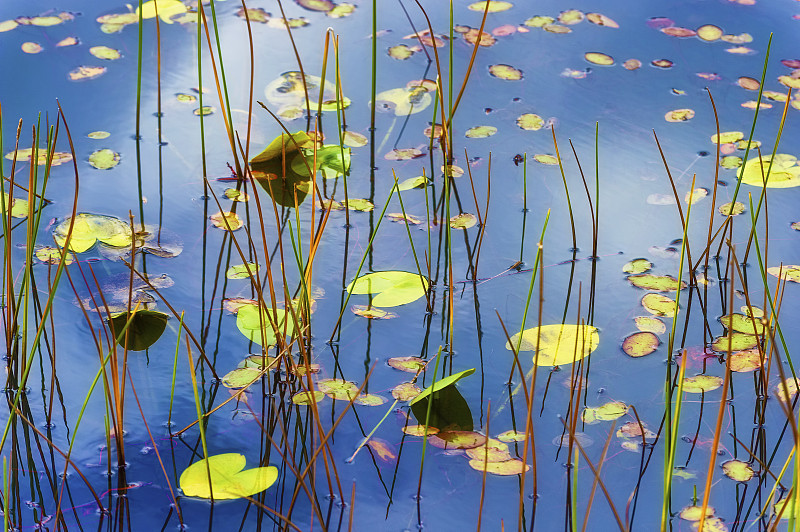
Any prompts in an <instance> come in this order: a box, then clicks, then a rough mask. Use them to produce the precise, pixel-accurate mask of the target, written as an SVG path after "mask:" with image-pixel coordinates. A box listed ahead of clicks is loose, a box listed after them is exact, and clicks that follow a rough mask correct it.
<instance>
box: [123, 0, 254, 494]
mask: <svg viewBox="0 0 800 532" xmlns="http://www.w3.org/2000/svg"><path fill="white" fill-rule="evenodd" d="M156 10H157V11H158V18H160V19H161V20H162V21H164V22H166V23H167V24H172V18H173V17H175V16H178V15H182V14H184V13H186V12H187V11H188V10H187V8H186V6H185V5H183V3H181V2H180V1H179V0H149V1H148V2H145V3H143V4H142V13H141V15H142V18H143V19H149V18H155V17H156ZM136 14H137V15H138V14H139V8H138V7H137V8H136ZM259 491H261V490H259Z"/></svg>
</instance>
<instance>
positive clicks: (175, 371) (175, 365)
mask: <svg viewBox="0 0 800 532" xmlns="http://www.w3.org/2000/svg"><path fill="white" fill-rule="evenodd" d="M183 314H184V313H183V311H181V317H180V320H179V321H178V341H177V342H176V343H175V359H174V360H173V361H172V383H171V385H170V391H169V414H168V415H167V426H168V427H169V428H170V433H172V404H173V403H174V401H175V379H176V377H177V375H178V352H179V351H180V347H181V331H182V330H183Z"/></svg>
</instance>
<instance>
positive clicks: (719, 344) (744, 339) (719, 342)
mask: <svg viewBox="0 0 800 532" xmlns="http://www.w3.org/2000/svg"><path fill="white" fill-rule="evenodd" d="M757 345H758V337H757V336H753V335H752V334H743V333H739V332H732V333H728V335H727V336H719V337H717V338H715V339H714V342H713V343H712V344H711V348H712V349H713V350H714V351H716V352H718V353H727V352H728V351H744V350H745V349H752V348H754V347H756V346H757Z"/></svg>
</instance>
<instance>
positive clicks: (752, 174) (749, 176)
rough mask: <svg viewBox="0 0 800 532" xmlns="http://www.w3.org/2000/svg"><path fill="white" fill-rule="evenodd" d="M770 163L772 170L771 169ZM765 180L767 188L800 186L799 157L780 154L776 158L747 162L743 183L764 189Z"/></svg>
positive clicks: (743, 173)
mask: <svg viewBox="0 0 800 532" xmlns="http://www.w3.org/2000/svg"><path fill="white" fill-rule="evenodd" d="M770 162H771V163H772V165H771V166H772V168H770ZM767 172H769V175H768V174H767ZM765 179H766V182H767V188H791V187H797V186H800V165H798V164H797V157H795V156H794V155H788V154H785V153H778V154H776V155H775V157H774V158H773V157H772V156H771V155H764V156H762V157H761V158H758V157H756V158H754V159H750V160H749V161H747V164H745V165H744V170H743V172H742V183H744V184H745V185H751V186H754V187H763V186H764V180H765Z"/></svg>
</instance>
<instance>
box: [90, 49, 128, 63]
mask: <svg viewBox="0 0 800 532" xmlns="http://www.w3.org/2000/svg"><path fill="white" fill-rule="evenodd" d="M89 53H90V54H92V55H93V56H95V57H97V58H98V59H107V60H109V61H112V60H114V59H119V58H120V57H122V54H121V53H119V50H115V49H114V48H109V47H108V46H92V47H91V48H89Z"/></svg>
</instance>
